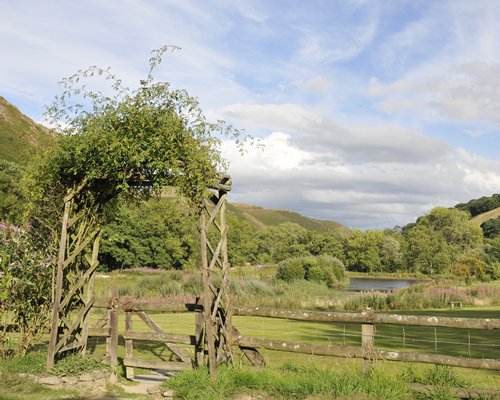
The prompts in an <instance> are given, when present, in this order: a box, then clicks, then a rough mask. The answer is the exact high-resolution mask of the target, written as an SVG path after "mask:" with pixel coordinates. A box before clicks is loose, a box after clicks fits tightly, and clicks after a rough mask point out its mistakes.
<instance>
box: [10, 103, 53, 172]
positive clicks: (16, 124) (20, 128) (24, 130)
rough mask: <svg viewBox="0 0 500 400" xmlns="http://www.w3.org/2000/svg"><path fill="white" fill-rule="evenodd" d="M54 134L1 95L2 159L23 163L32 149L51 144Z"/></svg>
mask: <svg viewBox="0 0 500 400" xmlns="http://www.w3.org/2000/svg"><path fill="white" fill-rule="evenodd" d="M53 141H54V135H53V134H52V133H51V132H50V131H49V129H47V128H45V127H44V126H42V125H39V124H37V123H35V122H34V121H33V120H31V119H30V118H28V117H27V116H25V115H24V114H22V113H21V112H20V111H19V110H18V109H17V108H16V107H15V106H13V105H12V104H10V103H9V102H8V101H7V100H5V99H4V98H3V97H1V96H0V160H6V161H10V162H15V163H22V162H23V161H25V160H26V159H27V157H29V154H30V152H31V151H33V150H35V151H36V149H37V148H41V147H44V146H47V145H49V144H50V143H51V142H53Z"/></svg>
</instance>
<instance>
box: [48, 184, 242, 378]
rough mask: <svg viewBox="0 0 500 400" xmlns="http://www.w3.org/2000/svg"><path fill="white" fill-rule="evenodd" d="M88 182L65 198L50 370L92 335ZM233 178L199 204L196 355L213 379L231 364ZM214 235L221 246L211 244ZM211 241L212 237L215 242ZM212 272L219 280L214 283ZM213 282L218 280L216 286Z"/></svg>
mask: <svg viewBox="0 0 500 400" xmlns="http://www.w3.org/2000/svg"><path fill="white" fill-rule="evenodd" d="M86 190H87V182H86V181H85V180H84V181H82V183H81V184H80V185H79V186H77V187H75V188H73V189H71V190H69V191H68V194H67V195H66V197H65V198H64V205H63V206H64V212H63V216H62V222H61V231H60V237H59V253H58V259H57V271H56V274H55V281H54V289H53V290H54V303H53V309H52V324H51V329H50V341H49V349H48V355H47V368H48V369H51V368H52V367H53V366H54V363H55V360H56V358H57V357H58V356H59V355H61V354H62V353H64V352H67V351H70V350H74V351H78V350H79V351H81V352H83V353H84V352H85V350H86V347H87V338H88V332H89V318H90V310H91V308H92V305H93V303H94V301H95V297H94V282H95V272H96V269H97V266H98V265H99V261H98V253H99V244H100V238H101V226H100V223H99V220H98V218H96V217H95V214H94V212H93V209H92V208H91V207H88V206H86V203H85V201H84V194H85V191H86ZM230 190H231V178H230V177H229V176H227V175H223V176H220V177H218V178H217V179H216V180H215V181H214V182H213V184H212V185H210V187H209V191H210V194H209V196H208V197H207V198H206V199H205V201H204V203H203V204H202V205H200V207H199V211H200V219H199V227H198V229H199V232H200V245H201V266H200V268H201V274H202V278H203V294H202V296H201V302H202V304H203V313H202V323H201V324H199V326H198V327H197V330H198V332H197V337H199V338H200V340H201V342H202V343H199V344H198V348H199V349H202V351H199V352H198V354H197V355H196V359H197V360H196V361H197V362H198V364H203V363H208V365H209V368H210V374H211V376H212V378H214V377H215V376H216V371H217V365H218V364H220V363H221V362H224V361H226V362H232V352H231V344H232V337H231V336H232V332H233V326H232V320H231V302H230V296H229V288H228V278H229V261H228V254H227V232H228V224H227V219H226V201H227V194H228V192H229V191H230ZM209 232H210V237H211V238H213V237H216V238H217V242H216V243H215V242H211V241H210V240H209ZM212 240H213V239H212ZM214 273H217V275H220V276H221V279H217V280H213V279H212V276H213V275H214ZM215 282H219V285H216V283H215Z"/></svg>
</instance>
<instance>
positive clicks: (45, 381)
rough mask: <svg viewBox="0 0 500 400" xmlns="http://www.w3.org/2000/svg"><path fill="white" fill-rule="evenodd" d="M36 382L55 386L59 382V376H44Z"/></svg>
mask: <svg viewBox="0 0 500 400" xmlns="http://www.w3.org/2000/svg"><path fill="white" fill-rule="evenodd" d="M38 383H40V384H42V385H47V386H57V385H60V384H61V378H59V377H58V376H47V377H45V378H40V379H38Z"/></svg>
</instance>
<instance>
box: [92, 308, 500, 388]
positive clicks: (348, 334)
mask: <svg viewBox="0 0 500 400" xmlns="http://www.w3.org/2000/svg"><path fill="white" fill-rule="evenodd" d="M407 314H422V315H438V316H454V317H476V318H498V317H499V316H500V308H499V307H489V308H485V309H454V310H428V311H420V312H407ZM150 316H151V317H152V318H153V319H154V320H155V322H156V323H158V325H160V326H161V327H162V328H163V329H164V330H165V331H167V332H171V333H183V334H191V335H192V334H194V313H176V314H150ZM94 318H97V315H95V316H94ZM119 321H120V324H121V325H120V332H123V330H124V316H123V315H120V317H119ZM233 322H234V325H235V326H236V327H237V328H238V329H239V330H240V332H241V333H242V334H243V335H246V336H254V337H264V338H269V339H279V340H284V341H290V342H305V343H333V344H340V345H341V344H346V345H354V346H359V345H360V344H361V332H360V331H361V328H360V325H359V324H333V323H325V322H309V321H293V320H286V319H273V318H261V317H238V316H235V317H234V318H233ZM132 323H133V329H134V330H137V331H142V332H147V331H150V329H149V328H148V327H147V326H146V325H145V324H144V322H142V320H140V319H139V318H138V317H134V318H133V320H132ZM434 335H435V332H434V328H428V327H406V328H405V336H406V343H404V342H403V328H402V326H397V325H377V326H376V336H375V345H376V347H377V348H379V349H385V350H396V351H420V352H427V353H433V352H434V345H435V344H434ZM437 337H438V352H439V353H440V354H448V355H454V356H464V357H468V356H469V348H468V340H469V331H468V330H465V329H464V330H460V329H446V328H437ZM414 339H418V340H419V341H412V340H414ZM423 339H424V340H427V341H422V340H423ZM470 341H471V355H472V356H473V357H484V358H496V359H500V348H499V347H498V332H496V331H473V330H471V331H470ZM445 342H449V343H445ZM456 343H459V345H457V344H456ZM405 346H406V347H405ZM90 350H91V351H93V352H94V353H95V354H100V355H103V354H104V340H103V339H99V341H98V342H97V343H96V342H94V344H93V345H91V347H90ZM186 350H187V351H188V352H189V354H191V355H192V354H193V349H192V348H186ZM119 351H120V353H119V357H124V355H125V354H124V343H123V340H121V338H120V347H119ZM261 352H262V353H263V354H264V357H265V359H266V362H267V363H268V365H269V366H271V367H279V366H280V365H282V364H283V363H285V362H293V363H298V364H299V365H303V366H307V365H317V366H323V367H325V368H332V369H340V370H342V369H344V368H345V367H346V366H348V367H349V368H358V369H359V370H361V361H360V360H345V359H339V358H333V357H322V356H313V355H307V354H297V353H286V352H280V351H271V350H262V351H261ZM134 356H135V357H137V358H145V359H163V360H169V359H170V357H171V353H170V351H168V349H167V348H166V346H165V345H164V344H163V343H154V342H140V341H134ZM245 363H246V361H245V360H244V359H239V361H238V362H237V364H238V365H240V364H241V365H245ZM377 364H379V365H383V369H384V370H385V371H387V372H388V373H392V374H393V373H398V372H399V371H400V370H401V369H404V368H406V366H409V365H413V366H414V367H415V368H416V370H417V371H424V370H426V369H427V368H429V365H425V364H407V363H400V362H389V361H387V362H378V363H377ZM452 370H453V372H454V373H455V374H456V375H457V376H458V377H460V378H462V379H466V378H467V377H468V376H473V377H474V380H473V382H474V384H475V386H476V387H477V388H482V389H496V390H500V379H499V373H498V372H494V371H482V370H470V369H464V368H453V369H452Z"/></svg>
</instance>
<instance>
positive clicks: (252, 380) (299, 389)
mask: <svg viewBox="0 0 500 400" xmlns="http://www.w3.org/2000/svg"><path fill="white" fill-rule="evenodd" d="M398 378H399V377H396V376H391V375H389V374H385V373H383V372H379V371H374V372H373V373H371V374H370V375H369V376H365V375H363V374H362V373H361V372H356V371H345V370H344V371H338V370H337V371H335V370H331V369H328V368H323V367H314V366H313V367H304V366H300V365H296V364H292V363H285V364H283V365H282V366H281V367H279V368H264V369H259V370H255V369H251V368H248V367H237V368H227V367H222V368H220V369H219V373H218V378H217V380H216V381H215V382H212V381H211V380H210V377H209V375H208V373H207V371H206V370H205V369H198V370H194V371H189V372H185V373H182V374H179V375H177V376H176V377H174V378H173V379H171V380H169V381H167V382H166V384H165V385H166V386H167V387H169V388H172V389H174V390H175V392H176V398H179V399H186V400H188V399H205V400H211V399H213V400H215V399H217V400H218V399H227V398H231V396H234V395H235V394H237V393H255V392H257V393H260V395H261V397H264V398H266V399H305V398H307V397H308V396H311V395H317V394H329V395H331V396H345V395H352V394H356V393H366V394H368V395H369V396H371V398H384V399H387V400H391V399H394V400H396V399H409V398H411V393H410V391H409V390H408V388H407V387H406V386H405V384H404V383H403V382H402V381H401V380H400V379H398Z"/></svg>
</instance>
